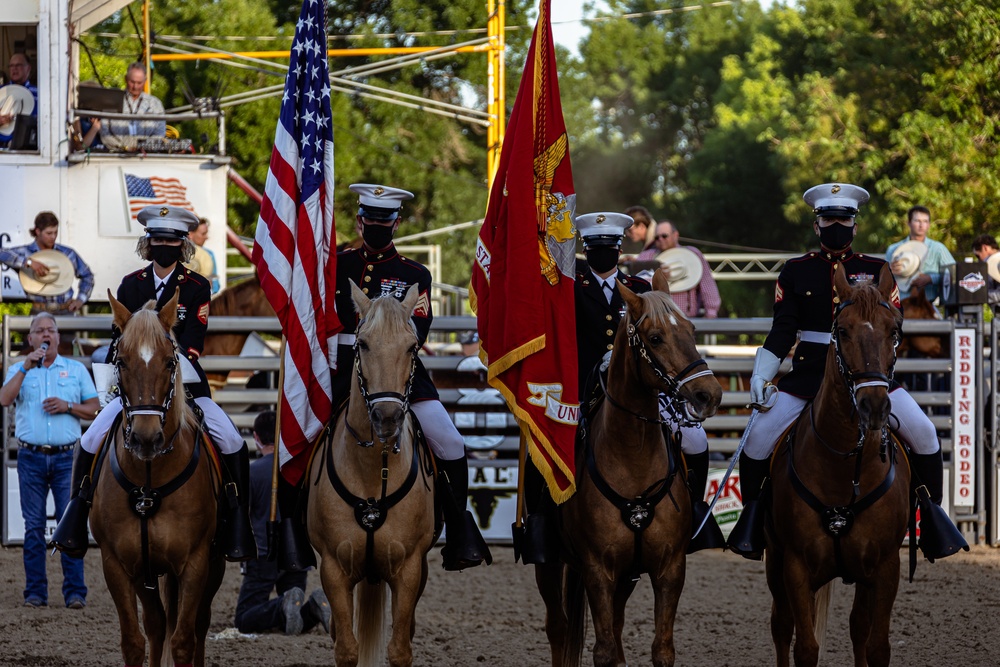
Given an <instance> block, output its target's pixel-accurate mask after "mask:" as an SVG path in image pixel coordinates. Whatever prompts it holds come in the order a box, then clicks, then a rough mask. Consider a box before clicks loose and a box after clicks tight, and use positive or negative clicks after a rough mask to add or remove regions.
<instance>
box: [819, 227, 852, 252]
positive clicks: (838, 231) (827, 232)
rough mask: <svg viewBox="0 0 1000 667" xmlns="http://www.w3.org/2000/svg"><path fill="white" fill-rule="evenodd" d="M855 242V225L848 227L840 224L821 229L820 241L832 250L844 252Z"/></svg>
mask: <svg viewBox="0 0 1000 667" xmlns="http://www.w3.org/2000/svg"><path fill="white" fill-rule="evenodd" d="M853 240H854V225H851V226H850V227H847V226H846V225H841V224H840V223H837V224H833V225H830V226H829V227H820V228H819V241H820V243H822V244H823V247H825V248H828V249H830V250H843V249H844V248H846V247H847V246H849V245H851V241H853Z"/></svg>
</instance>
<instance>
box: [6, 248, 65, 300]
mask: <svg viewBox="0 0 1000 667" xmlns="http://www.w3.org/2000/svg"><path fill="white" fill-rule="evenodd" d="M28 259H30V260H31V261H32V262H41V263H42V264H44V265H45V266H47V267H49V272H48V273H46V274H45V277H44V278H39V277H38V276H36V275H35V272H34V271H32V270H31V269H30V268H28V267H25V268H23V269H21V271H20V272H19V273H18V277H19V278H20V279H21V287H22V288H24V291H25V293H26V294H34V295H37V296H55V295H57V294H63V293H65V292H67V291H68V290H69V289H70V288H72V287H73V278H75V277H76V271H75V270H74V269H73V262H71V261H69V257H67V256H66V255H64V254H63V253H61V252H59V251H58V250H39V251H38V252H36V253H35V254H33V255H31V257H29V258H28Z"/></svg>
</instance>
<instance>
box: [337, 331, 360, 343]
mask: <svg viewBox="0 0 1000 667" xmlns="http://www.w3.org/2000/svg"><path fill="white" fill-rule="evenodd" d="M355 340H357V336H355V335H354V334H345V333H342V334H337V345H354V341H355Z"/></svg>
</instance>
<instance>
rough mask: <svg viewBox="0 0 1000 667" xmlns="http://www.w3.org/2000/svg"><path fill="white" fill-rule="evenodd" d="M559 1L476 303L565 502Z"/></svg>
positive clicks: (486, 235) (531, 84)
mask: <svg viewBox="0 0 1000 667" xmlns="http://www.w3.org/2000/svg"><path fill="white" fill-rule="evenodd" d="M549 3H550V0H542V2H541V3H540V5H539V13H538V23H537V24H536V25H535V32H534V34H533V36H532V38H531V47H530V48H529V50H528V58H527V61H526V63H525V66H524V73H523V74H522V76H521V85H520V87H519V89H518V92H517V98H516V99H515V101H514V109H513V111H512V112H511V116H510V122H509V124H508V128H507V135H506V137H505V139H504V144H503V148H502V150H501V153H500V162H499V167H498V170H497V174H496V178H495V179H494V181H493V188H492V190H491V192H490V198H489V204H488V205H487V209H486V219H485V221H484V223H483V227H482V230H481V231H480V233H479V242H478V244H477V247H476V261H475V264H474V265H473V270H472V286H471V287H472V289H471V296H470V299H471V302H472V308H473V310H474V311H476V314H477V317H478V325H479V337H480V356H481V357H482V361H483V363H484V364H485V365H486V367H487V368H488V379H489V383H490V384H491V385H492V386H493V387H495V388H496V389H497V390H499V391H500V393H501V394H503V396H504V399H506V401H507V405H508V407H509V408H510V411H511V412H512V413H513V414H514V416H515V417H516V418H517V421H518V424H519V425H520V428H521V442H522V446H525V445H526V446H527V447H528V455H529V456H530V457H531V460H532V463H534V465H535V467H536V468H538V469H539V471H541V473H542V475H543V476H544V477H545V480H546V482H547V483H548V486H549V490H550V492H551V494H552V497H553V498H554V499H555V501H556V502H557V503H561V502H563V501H565V500H566V499H568V498H569V497H570V496H572V495H573V492H574V491H575V482H574V470H575V465H574V462H573V450H574V439H575V437H576V425H577V422H578V420H579V414H580V402H579V397H578V391H579V390H578V387H577V381H578V380H577V359H576V328H575V319H576V307H575V305H574V300H573V278H574V275H575V262H576V259H575V256H574V252H575V249H576V240H575V233H576V228H575V223H574V213H575V208H576V195H575V194H574V192H573V174H572V170H571V168H570V159H569V143H568V140H567V137H566V124H565V122H564V120H563V114H562V105H561V104H560V102H559V81H558V79H557V73H556V61H555V49H554V48H553V44H552V26H551V24H550V15H549V7H550V4H549Z"/></svg>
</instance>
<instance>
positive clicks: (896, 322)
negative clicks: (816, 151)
mask: <svg viewBox="0 0 1000 667" xmlns="http://www.w3.org/2000/svg"><path fill="white" fill-rule="evenodd" d="M878 284H879V287H875V286H873V285H871V284H869V283H863V284H859V285H857V286H855V287H851V286H850V285H849V284H848V282H847V278H846V277H845V275H844V270H843V267H838V269H837V272H836V274H835V276H834V288H835V290H836V294H837V297H838V298H839V306H838V311H837V314H836V316H835V318H834V324H833V341H832V344H831V345H830V350H829V352H828V354H827V360H826V371H825V375H824V377H823V384H822V386H821V388H820V390H819V393H818V394H817V395H816V398H815V400H814V401H813V403H812V404H811V405H809V406H807V407H806V408H805V410H804V411H803V413H802V415H801V416H800V417H799V419H798V421H797V422H796V424H795V426H794V427H793V430H792V431H791V432H790V435H789V437H787V438H785V439H784V440H783V441H782V442H781V443H780V444H779V446H778V448H777V450H776V451H775V454H774V458H773V460H772V463H771V479H772V481H771V484H772V493H773V503H772V519H773V524H772V525H769V526H768V530H767V555H768V557H767V562H766V568H767V583H768V587H769V588H770V589H771V595H772V596H773V598H774V604H773V607H772V610H771V636H772V639H773V640H774V647H775V652H776V656H777V664H778V665H779V667H781V666H784V665H788V664H789V663H788V653H789V648H790V647H791V642H792V636H793V632H794V636H795V649H794V658H795V665H796V666H798V667H801V666H804V665H816V664H817V662H818V660H819V653H820V644H819V642H820V640H821V638H818V637H817V634H822V632H819V633H817V631H816V630H817V627H816V620H817V618H819V617H825V613H826V611H827V610H826V608H825V603H823V602H821V599H822V598H817V593H818V592H820V591H821V590H823V589H825V588H826V587H827V586H828V585H829V584H830V582H832V580H833V579H835V578H838V577H840V578H843V579H844V580H845V581H848V582H854V583H856V588H855V595H854V608H853V610H852V612H851V641H852V643H853V645H854V664H855V665H857V666H862V665H877V666H880V665H888V664H889V655H890V645H889V621H890V617H891V615H892V606H893V602H894V601H895V599H896V591H897V588H898V586H899V547H900V544H901V543H902V541H903V537H904V535H905V534H906V527H907V518H908V516H909V505H908V501H909V493H910V470H909V466H908V465H907V463H906V460H905V457H904V455H903V453H902V452H901V451H899V450H898V449H897V448H896V446H895V445H894V443H893V441H892V440H890V439H889V433H888V418H889V378H891V376H892V371H893V365H894V364H895V362H896V353H895V344H896V343H897V342H898V341H899V336H900V326H901V324H902V316H901V314H900V313H899V311H898V310H897V309H896V308H895V307H893V305H892V303H891V290H892V284H893V283H892V276H891V275H890V273H889V268H888V265H886V266H884V267H883V269H882V273H881V275H880V276H879V281H878ZM826 590H828V589H826ZM824 592H825V591H824Z"/></svg>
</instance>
